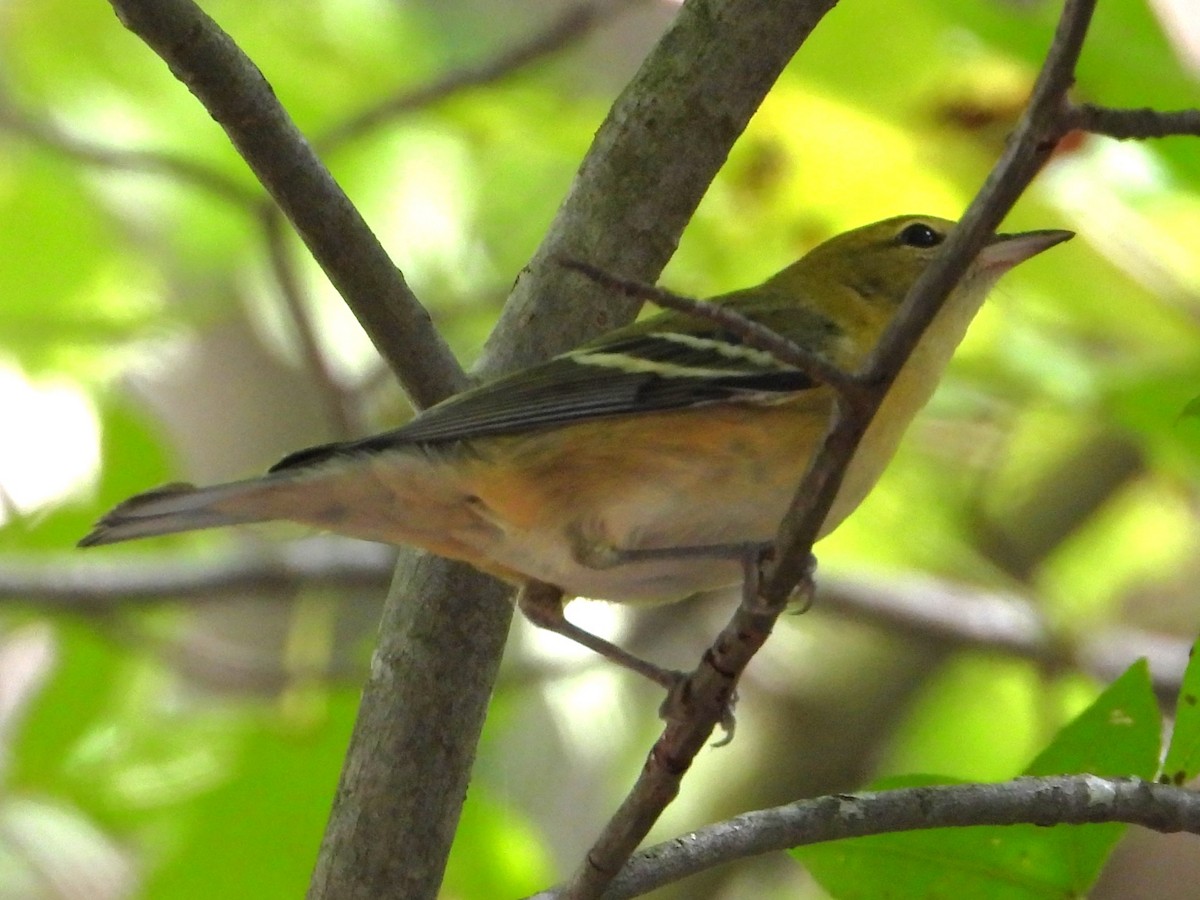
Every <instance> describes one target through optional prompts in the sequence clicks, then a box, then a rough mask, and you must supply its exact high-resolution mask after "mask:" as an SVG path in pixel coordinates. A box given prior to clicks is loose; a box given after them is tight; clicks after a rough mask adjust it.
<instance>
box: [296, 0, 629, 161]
mask: <svg viewBox="0 0 1200 900" xmlns="http://www.w3.org/2000/svg"><path fill="white" fill-rule="evenodd" d="M645 2H646V0H582V2H577V3H575V4H574V5H573V6H570V7H568V8H567V9H566V10H565V11H564V12H563V13H562V14H561V15H560V16H558V18H556V19H554V20H553V21H551V22H550V23H549V24H547V25H545V26H544V27H543V28H542V30H541V31H538V32H537V33H536V34H534V35H532V36H531V37H529V38H527V39H525V40H523V41H521V42H520V43H518V44H516V45H515V46H513V47H510V48H508V49H507V50H503V51H501V52H500V53H499V54H497V55H496V56H494V57H493V58H492V59H489V60H485V61H484V62H481V63H478V64H477V65H474V66H464V67H462V68H460V69H454V70H453V71H451V72H447V73H446V74H445V75H443V76H442V77H440V78H437V79H435V80H433V81H431V82H430V83H428V84H425V85H421V86H420V87H416V88H410V89H407V90H404V91H401V92H400V93H398V94H396V95H395V96H393V97H388V98H386V99H384V100H382V101H380V102H379V103H376V104H374V105H373V106H370V107H368V108H367V109H364V110H363V111H362V112H360V113H358V114H357V115H354V116H352V117H350V118H349V119H347V120H346V121H344V122H342V123H340V124H338V125H335V126H334V127H333V128H331V129H329V130H328V131H326V132H325V133H324V134H322V135H320V136H319V137H317V138H316V139H315V140H314V141H313V143H314V145H315V146H316V147H317V148H318V149H320V150H333V149H334V148H337V147H341V146H342V145H344V144H347V143H350V142H351V141H354V140H356V139H357V138H360V137H362V136H363V135H364V134H366V133H368V132H369V131H371V130H372V129H375V128H378V127H380V126H381V125H383V124H385V123H386V122H387V121H388V120H389V119H394V118H398V117H399V116H402V115H405V114H407V113H410V112H414V111H415V110H418V109H424V108H425V107H427V106H431V105H433V104H434V103H437V102H438V101H439V100H444V99H446V98H447V97H449V96H451V95H452V94H456V93H458V92H459V91H463V90H466V89H468V88H473V87H482V86H483V85H487V84H492V83H494V82H497V81H500V80H501V79H503V78H505V77H507V76H509V75H511V74H513V73H515V72H517V71H519V70H521V69H524V68H526V67H528V66H530V65H532V64H533V63H536V62H539V61H541V60H543V59H545V58H546V57H548V56H551V55H553V54H555V53H559V52H561V51H562V50H564V49H565V48H566V47H568V46H570V45H571V44H573V43H576V42H578V41H579V40H581V39H582V38H584V37H586V36H587V35H588V34H590V33H591V32H593V31H595V30H596V28H598V27H599V26H601V25H603V24H604V23H605V22H608V21H610V20H611V19H614V18H616V16H617V15H619V14H620V13H622V12H624V11H625V10H626V9H628V8H630V7H633V6H636V5H638V4H640V3H645Z"/></svg>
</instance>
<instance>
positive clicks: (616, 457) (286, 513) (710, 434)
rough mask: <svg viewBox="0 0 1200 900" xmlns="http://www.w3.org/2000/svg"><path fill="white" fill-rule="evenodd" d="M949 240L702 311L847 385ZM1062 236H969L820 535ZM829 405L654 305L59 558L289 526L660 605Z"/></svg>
mask: <svg viewBox="0 0 1200 900" xmlns="http://www.w3.org/2000/svg"><path fill="white" fill-rule="evenodd" d="M952 227H953V223H952V222H949V221H947V220H945V219H940V218H936V217H933V216H912V215H908V216H899V217H896V218H891V219H887V220H885V221H882V222H878V223H876V224H873V225H867V226H865V227H862V228H858V229H856V230H854V231H849V232H847V233H845V234H841V235H839V236H837V237H834V238H832V239H830V240H828V241H826V242H825V243H823V244H821V245H820V246H818V247H816V248H815V249H813V250H811V251H810V252H809V253H808V254H807V255H805V256H804V257H803V258H801V259H800V260H799V261H798V262H796V263H794V264H792V265H791V266H789V267H788V268H786V269H784V270H783V271H781V272H779V273H778V274H776V275H774V276H772V277H771V278H768V279H767V280H766V281H765V282H763V283H762V284H761V285H759V286H757V287H753V288H749V289H746V290H740V291H735V292H733V293H730V294H726V295H724V296H721V297H717V298H715V302H716V303H719V304H722V305H725V306H728V307H729V308H731V309H733V310H736V311H737V312H739V313H741V314H743V315H744V316H746V317H747V318H749V319H751V320H753V321H755V322H757V323H760V324H761V325H763V326H765V327H767V328H769V329H772V330H773V331H775V332H777V333H778V334H780V335H782V336H784V337H786V338H788V339H790V340H791V341H793V342H795V343H796V344H797V345H799V346H800V347H801V348H803V349H804V350H805V351H806V352H808V353H809V354H812V355H814V356H815V357H817V358H819V359H821V360H824V361H825V362H827V363H829V364H832V365H833V366H835V367H836V368H837V369H839V370H841V371H843V372H846V373H854V372H856V371H857V370H859V369H860V367H861V366H862V365H863V363H864V361H865V360H866V358H867V356H868V355H869V354H870V352H871V350H872V349H873V348H874V346H875V344H876V343H877V341H878V340H879V338H880V336H881V335H882V333H883V331H884V329H885V328H886V326H887V325H888V323H889V322H890V321H891V319H892V318H893V317H894V316H895V314H896V312H897V310H898V309H899V307H900V304H901V301H902V300H903V298H904V297H905V295H906V294H907V292H908V290H909V288H910V287H911V286H912V285H913V283H914V282H915V281H916V279H917V277H918V276H919V275H920V274H921V272H922V271H923V270H924V269H925V267H926V266H927V265H928V263H929V262H930V260H931V259H932V258H933V256H934V254H935V253H936V252H937V249H938V245H940V244H941V243H942V242H943V240H944V239H945V237H946V235H947V234H948V232H949V231H950V229H951V228H952ZM1071 236H1072V234H1071V232H1068V231H1057V230H1050V231H1032V232H1027V233H1024V234H1012V235H1006V234H1001V235H996V236H994V237H993V238H992V239H991V240H990V242H989V243H988V244H987V246H986V247H985V248H984V249H983V251H982V252H981V253H980V254H979V256H978V257H977V259H976V260H975V262H974V263H973V264H972V266H971V267H970V269H969V270H968V272H967V274H966V276H965V277H964V278H963V279H962V281H961V283H960V284H959V286H958V287H957V289H956V290H955V291H954V293H953V294H952V295H951V297H950V298H949V300H948V301H947V303H946V305H945V306H944V308H943V309H942V311H941V313H940V314H939V315H938V317H937V318H936V319H935V321H934V322H933V324H932V325H931V326H930V328H929V329H928V330H927V331H926V333H925V335H924V336H923V338H922V339H921V341H920V343H919V344H918V345H917V347H916V349H915V351H914V352H913V354H912V356H911V357H910V358H909V360H908V361H907V363H906V364H905V365H904V367H903V369H902V370H901V372H900V374H899V376H898V378H897V380H896V381H895V383H894V385H893V386H892V388H891V389H890V391H889V392H888V394H887V396H886V398H885V399H884V401H883V403H882V405H881V406H880V408H879V410H878V412H877V414H876V416H875V418H874V420H873V422H872V424H871V426H870V428H869V429H868V431H867V432H866V434H865V436H864V439H863V441H862V443H861V445H860V447H859V449H858V451H857V453H856V454H855V456H854V458H853V460H852V461H851V463H850V466H849V468H848V470H847V472H846V475H845V478H844V481H843V483H842V486H841V489H840V492H839V494H838V495H837V499H836V501H835V503H834V504H833V507H832V509H831V510H830V512H829V515H828V517H827V518H826V519H825V522H824V528H823V532H822V533H823V534H827V533H828V532H829V531H830V530H832V529H833V528H835V527H836V526H837V525H838V524H839V523H840V522H841V521H842V520H843V519H844V518H845V517H846V516H847V515H848V514H849V513H850V512H851V511H852V510H853V509H854V508H855V507H856V506H857V505H858V504H859V502H860V501H861V500H862V499H863V497H864V496H865V495H866V494H867V492H868V491H869V490H870V489H871V487H872V486H873V485H874V483H875V482H876V480H877V479H878V477H879V475H880V474H881V472H882V471H883V469H884V467H885V466H886V465H887V463H888V461H889V459H890V458H891V457H892V455H893V452H894V451H895V449H896V446H897V444H898V442H899V440H900V438H901V436H902V434H903V432H904V430H905V429H906V428H907V426H908V424H909V422H910V421H911V420H912V418H913V416H914V415H915V414H916V413H917V411H918V410H919V409H920V408H921V407H922V406H923V405H924V404H925V403H926V401H927V400H928V399H929V397H930V395H931V394H932V393H933V390H934V388H935V387H936V385H937V382H938V380H939V378H940V377H941V374H942V372H943V370H944V368H945V366H946V363H947V361H948V360H949V358H950V356H951V354H952V353H953V352H954V349H955V347H956V346H957V345H958V343H959V342H960V340H961V339H962V337H963V335H964V333H965V332H966V329H967V326H968V324H969V323H970V321H971V318H972V317H973V316H974V315H975V313H976V311H977V310H978V308H979V307H980V305H981V304H982V302H983V300H984V297H985V296H986V294H987V293H988V291H989V290H990V289H991V287H992V285H993V284H995V282H996V280H997V279H998V278H999V277H1000V275H1001V274H1002V273H1004V272H1005V271H1007V270H1008V269H1009V268H1011V267H1012V266H1014V265H1016V264H1018V263H1020V262H1022V261H1024V260H1026V259H1028V258H1030V257H1032V256H1034V255H1036V254H1038V253H1040V252H1042V251H1043V250H1046V249H1047V248H1049V247H1051V246H1053V245H1055V244H1058V243H1060V242H1062V241H1064V240H1067V239H1068V238H1070V237H1071ZM833 402H834V394H833V389H832V388H831V387H829V386H827V385H823V384H820V383H816V382H814V380H813V379H812V378H810V377H809V376H808V375H806V374H805V373H804V372H801V371H800V370H799V369H797V368H795V367H793V366H791V365H788V364H786V363H784V362H781V361H780V360H779V359H777V358H775V357H774V356H773V355H772V354H770V353H768V352H765V351H764V350H761V349H757V348H756V347H753V346H750V345H749V343H748V342H746V341H744V340H740V339H739V338H738V336H737V335H735V334H732V333H731V332H730V331H729V330H728V329H725V328H722V327H721V326H720V325H718V324H717V323H715V322H714V321H712V320H709V319H705V318H700V317H696V316H692V315H688V314H685V313H681V312H675V311H666V312H662V313H659V314H657V315H655V316H653V317H650V318H647V319H645V320H643V321H639V322H636V323H634V324H631V325H628V326H626V327H623V328H618V329H616V330H615V331H611V332H609V333H608V334H605V335H603V336H601V337H599V338H597V339H595V340H593V341H591V342H589V343H586V344H584V345H582V346H580V347H578V348H577V349H575V350H572V351H570V352H567V353H564V354H562V355H560V356H557V357H554V358H553V359H550V360H549V361H547V362H544V363H541V364H539V365H534V366H531V367H529V368H527V369H524V370H522V371H519V372H516V373H514V374H511V375H508V376H505V377H502V378H498V379H496V380H494V381H490V382H488V383H486V384H483V385H481V386H479V387H476V388H473V389H471V390H468V391H465V392H463V393H461V394H459V395H457V396H454V397H451V398H450V399H448V400H446V401H444V402H442V403H439V404H438V405H436V406H433V407H431V408H429V409H427V410H426V411H424V412H423V413H421V414H420V415H418V416H416V417H415V418H414V419H412V420H411V421H410V422H409V423H408V424H406V425H404V426H403V427H401V428H398V429H396V430H394V431H389V432H387V433H385V434H380V435H377V436H374V437H368V438H365V439H362V440H355V441H349V442H345V443H335V444H325V445H322V446H318V447H312V448H310V449H307V450H301V451H299V452H297V453H293V454H291V455H290V456H287V457H286V458H284V459H283V460H282V461H281V462H279V463H278V464H276V465H275V466H274V467H273V468H272V469H271V470H270V471H269V473H268V474H267V475H265V476H263V477H261V478H252V479H249V480H246V481H236V482H232V483H228V484H222V485H217V486H215V487H206V488H195V487H193V486H191V485H188V484H170V485H167V486H165V487H161V488H158V489H156V490H152V491H148V492H146V493H143V494H139V495H137V496H135V497H133V498H131V499H129V500H126V501H125V502H124V503H122V504H120V505H119V506H117V507H116V508H115V509H113V510H112V511H111V512H109V513H108V514H107V515H105V516H104V517H103V518H102V519H100V521H99V522H98V523H97V525H96V526H95V528H94V530H92V531H91V532H90V533H89V534H88V535H87V536H86V537H84V538H83V540H82V541H80V544H81V545H82V546H90V545H95V544H110V543H114V542H116V541H124V540H129V539H131V538H141V537H147V536H150V535H160V534H168V533H171V532H180V531H189V530H192V529H200V528H212V527H215V526H222V525H233V524H238V523H248V522H262V521H267V520H290V521H293V522H299V523H303V524H306V525H310V526H316V527H318V528H323V529H328V530H330V531H334V532H339V533H342V534H346V535H351V536H354V537H357V538H364V539H366V540H372V541H382V542H385V543H389V544H407V545H414V546H416V547H421V548H424V549H425V550H429V551H432V552H433V553H437V554H440V555H442V556H446V557H451V558H454V559H460V560H465V561H467V562H469V563H471V564H472V565H474V566H475V567H477V568H479V569H481V570H483V571H484V572H488V573H490V574H492V575H496V576H498V577H500V578H502V579H505V580H506V581H509V582H511V583H513V584H515V585H518V586H524V587H525V588H526V589H527V590H526V592H525V596H526V597H527V598H529V597H532V596H534V594H536V592H534V593H531V592H530V591H529V590H528V589H529V588H530V587H531V586H537V585H541V586H549V587H550V588H552V589H557V591H558V592H561V594H560V596H561V595H565V596H566V597H574V596H586V597H594V598H602V599H606V600H611V601H617V602H653V601H666V600H675V599H680V598H683V597H685V596H688V595H691V594H694V593H697V592H699V591H703V590H708V589H712V588H717V587H721V586H726V585H732V584H736V583H738V582H739V581H740V580H741V578H742V563H741V561H740V560H739V559H738V558H736V554H731V553H730V552H728V548H730V547H737V546H750V545H756V544H761V543H765V542H767V541H769V540H771V538H772V537H773V536H774V533H775V530H776V528H777V526H778V525H779V522H780V519H781V518H782V516H783V514H784V512H785V510H786V508H787V506H788V504H789V502H790V500H791V497H792V494H793V493H794V491H795V490H796V488H797V486H798V484H799V482H800V480H801V477H802V476H803V474H804V471H805V469H806V467H807V466H808V463H809V461H810V458H811V457H812V455H813V454H814V452H815V448H816V447H817V446H818V444H819V442H820V440H821V437H822V435H823V433H824V431H825V429H826V427H827V424H828V421H829V418H830V415H831V412H832V408H833ZM706 548H711V552H706ZM537 596H539V597H541V598H542V599H541V600H534V599H530V600H529V602H528V603H523V604H522V608H523V609H525V611H526V612H527V613H529V614H530V617H531V618H533V619H534V620H535V622H537V623H538V624H540V625H543V626H545V627H550V628H552V629H554V630H556V631H559V632H561V633H563V634H566V635H567V636H569V637H572V638H574V639H576V640H580V641H581V642H583V643H585V644H587V645H588V646H590V647H592V648H593V649H598V650H600V651H601V652H604V653H605V654H606V655H612V656H613V658H615V659H616V661H618V662H621V663H622V664H626V665H630V666H631V667H632V668H635V669H639V671H644V670H642V669H640V668H639V667H638V665H637V662H636V658H632V657H628V655H627V654H624V651H620V650H616V653H615V655H614V654H610V653H609V651H608V649H606V648H610V647H611V645H607V644H606V642H604V641H601V640H600V639H598V638H595V637H593V636H591V635H588V634H587V632H583V631H582V629H579V628H577V627H576V626H573V625H571V624H570V623H568V622H567V621H566V620H565V618H564V617H563V616H562V605H561V600H560V601H559V602H558V606H557V611H556V610H555V609H554V606H553V602H551V603H550V605H549V607H547V606H546V605H545V603H544V602H543V601H544V597H545V592H544V591H543V592H542V593H541V594H540V595H537ZM631 659H632V660H634V662H632V663H631ZM651 677H656V676H655V675H653V674H651Z"/></svg>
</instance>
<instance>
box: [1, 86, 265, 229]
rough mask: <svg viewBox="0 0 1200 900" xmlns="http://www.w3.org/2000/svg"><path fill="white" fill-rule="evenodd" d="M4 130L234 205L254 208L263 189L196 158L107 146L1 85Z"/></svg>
mask: <svg viewBox="0 0 1200 900" xmlns="http://www.w3.org/2000/svg"><path fill="white" fill-rule="evenodd" d="M0 130H4V131H7V132H9V133H10V134H15V135H19V136H21V137H24V138H27V139H29V140H31V141H33V142H35V143H37V144H38V145H40V146H42V147H45V148H47V149H49V150H53V151H55V152H57V153H61V154H63V155H64V156H68V157H70V158H71V159H74V160H77V161H79V162H82V163H85V164H87V165H91V166H98V167H101V168H105V169H113V170H116V171H121V172H134V173H139V174H153V175H165V176H167V177H168V178H172V179H177V180H179V181H184V182H187V183H189V184H192V185H195V186H196V187H199V188H202V189H204V190H206V191H208V192H209V193H211V194H212V195H213V196H215V197H219V198H221V199H222V200H227V201H229V202H230V203H232V204H233V205H234V206H237V207H241V208H243V209H246V210H253V209H255V208H256V206H257V205H258V203H259V202H260V201H261V199H262V192H261V191H260V190H258V189H256V188H255V187H251V186H248V185H244V184H242V183H241V182H239V181H236V180H234V179H232V178H230V177H228V176H226V175H224V174H222V173H221V172H219V171H217V170H216V169H213V168H210V167H208V166H206V165H204V164H202V163H198V162H196V161H195V160H192V159H188V158H186V157H183V156H177V155H175V154H172V153H165V152H162V151H156V150H126V149H123V148H119V147H106V146H104V145H102V144H97V143H93V142H91V141H86V140H84V139H82V138H80V137H77V136H76V135H73V134H71V133H70V132H69V131H67V130H66V129H64V128H62V127H61V126H60V125H58V124H57V123H56V122H54V121H52V120H50V119H41V118H38V117H36V116H34V115H33V114H32V113H30V112H29V111H28V110H25V109H22V108H21V107H20V106H19V105H18V104H17V102H16V101H15V100H14V98H13V97H12V96H11V95H10V94H9V93H8V91H7V90H5V89H4V87H3V85H0Z"/></svg>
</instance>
